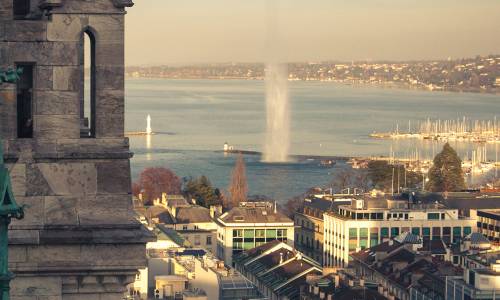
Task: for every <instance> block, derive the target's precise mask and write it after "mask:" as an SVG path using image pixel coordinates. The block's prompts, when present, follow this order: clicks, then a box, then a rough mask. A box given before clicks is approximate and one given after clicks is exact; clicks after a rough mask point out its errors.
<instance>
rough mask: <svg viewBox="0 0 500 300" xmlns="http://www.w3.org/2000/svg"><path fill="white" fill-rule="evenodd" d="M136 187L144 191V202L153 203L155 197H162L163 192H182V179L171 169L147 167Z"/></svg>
mask: <svg viewBox="0 0 500 300" xmlns="http://www.w3.org/2000/svg"><path fill="white" fill-rule="evenodd" d="M134 189H135V190H140V191H142V196H143V201H144V204H151V203H152V202H153V200H154V199H157V198H161V196H162V193H167V194H180V192H181V180H180V179H179V177H177V175H175V173H174V172H172V171H171V170H170V169H167V168H146V169H144V170H143V171H142V172H141V175H140V177H139V181H138V182H137V183H136V186H135V187H134Z"/></svg>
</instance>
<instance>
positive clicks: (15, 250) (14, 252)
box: [9, 246, 28, 263]
mask: <svg viewBox="0 0 500 300" xmlns="http://www.w3.org/2000/svg"><path fill="white" fill-rule="evenodd" d="M27 259H28V252H27V249H26V247H25V246H10V247H9V263H19V262H25V261H26V260H27Z"/></svg>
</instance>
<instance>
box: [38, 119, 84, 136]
mask: <svg viewBox="0 0 500 300" xmlns="http://www.w3.org/2000/svg"><path fill="white" fill-rule="evenodd" d="M34 131H35V132H34V135H35V136H36V137H38V138H43V139H54V140H55V139H59V138H79V137H80V116H79V115H76V114H75V115H34Z"/></svg>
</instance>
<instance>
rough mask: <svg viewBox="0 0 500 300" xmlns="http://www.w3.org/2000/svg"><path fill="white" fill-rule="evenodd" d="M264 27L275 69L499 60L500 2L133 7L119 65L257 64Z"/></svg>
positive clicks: (154, 0) (263, 1) (289, 0)
mask: <svg viewBox="0 0 500 300" xmlns="http://www.w3.org/2000/svg"><path fill="white" fill-rule="evenodd" d="M272 1H278V3H277V4H276V5H277V7H278V8H277V9H276V11H275V13H273V10H272V9H271V7H272V6H271V5H270V3H272ZM270 19H273V20H275V22H276V24H277V25H276V26H277V27H276V32H277V36H276V37H275V38H273V39H272V40H273V43H274V46H278V45H279V46H278V47H279V49H280V50H279V53H280V60H282V61H322V60H340V61H351V60H365V59H368V60H407V59H436V58H437V59H445V58H447V57H452V58H461V57H473V56H475V55H487V54H500V0H175V1H174V0H135V6H134V7H132V8H130V9H128V14H127V16H126V22H125V24H126V64H127V65H142V64H192V63H220V62H264V61H266V60H267V59H268V56H269V54H268V52H269V45H268V43H267V42H266V41H267V40H268V31H269V27H270V21H269V20H270Z"/></svg>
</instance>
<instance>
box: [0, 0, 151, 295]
mask: <svg viewBox="0 0 500 300" xmlns="http://www.w3.org/2000/svg"><path fill="white" fill-rule="evenodd" d="M132 5H133V2H132V1H131V0H112V1H111V0H95V1H77V0H65V1H62V0H50V1H48V0H41V1H21V0H19V1H18V0H15V1H12V0H0V28H2V29H1V30H0V31H1V33H0V35H1V39H0V49H1V51H0V52H1V64H2V66H8V67H16V68H21V69H22V70H23V72H22V74H21V76H20V80H19V81H18V82H17V84H2V85H1V87H0V98H1V99H2V101H1V105H0V120H1V126H0V138H1V139H2V140H3V142H4V144H3V146H4V154H5V156H4V159H5V162H6V163H7V166H8V169H9V171H10V173H11V176H12V185H13V192H14V195H15V198H16V200H17V202H19V203H20V204H21V205H26V207H25V213H26V217H25V218H24V219H23V220H15V221H13V222H12V224H11V227H10V228H9V229H11V230H10V231H9V243H10V244H9V259H10V261H9V268H10V270H11V271H12V272H13V273H14V274H16V277H15V278H14V280H13V281H12V282H11V299H12V300H18V299H74V300H80V299H109V300H112V299H113V300H114V299H116V300H118V299H122V298H123V295H124V293H125V292H126V286H127V285H128V283H131V282H133V281H134V279H135V276H136V273H137V272H138V270H139V269H141V268H143V267H144V266H145V265H146V256H145V252H146V251H145V250H146V242H147V241H149V240H150V239H151V238H153V237H152V235H150V233H149V232H148V231H147V230H145V228H144V227H143V225H142V224H141V223H140V222H139V221H137V220H136V219H135V217H134V215H133V210H132V197H131V184H130V183H131V179H130V178H131V175H130V157H131V153H130V150H129V141H128V139H127V138H126V137H125V136H124V35H125V34H124V19H125V13H126V12H125V8H126V7H130V6H132ZM85 40H87V41H88V42H89V45H90V51H85V43H84V41H85ZM85 57H87V58H89V61H88V63H87V65H86V63H85ZM85 69H88V70H90V74H89V75H90V77H91V80H90V82H87V83H86V82H85V81H84V72H85ZM86 89H87V90H90V93H84V91H85V90H86Z"/></svg>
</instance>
